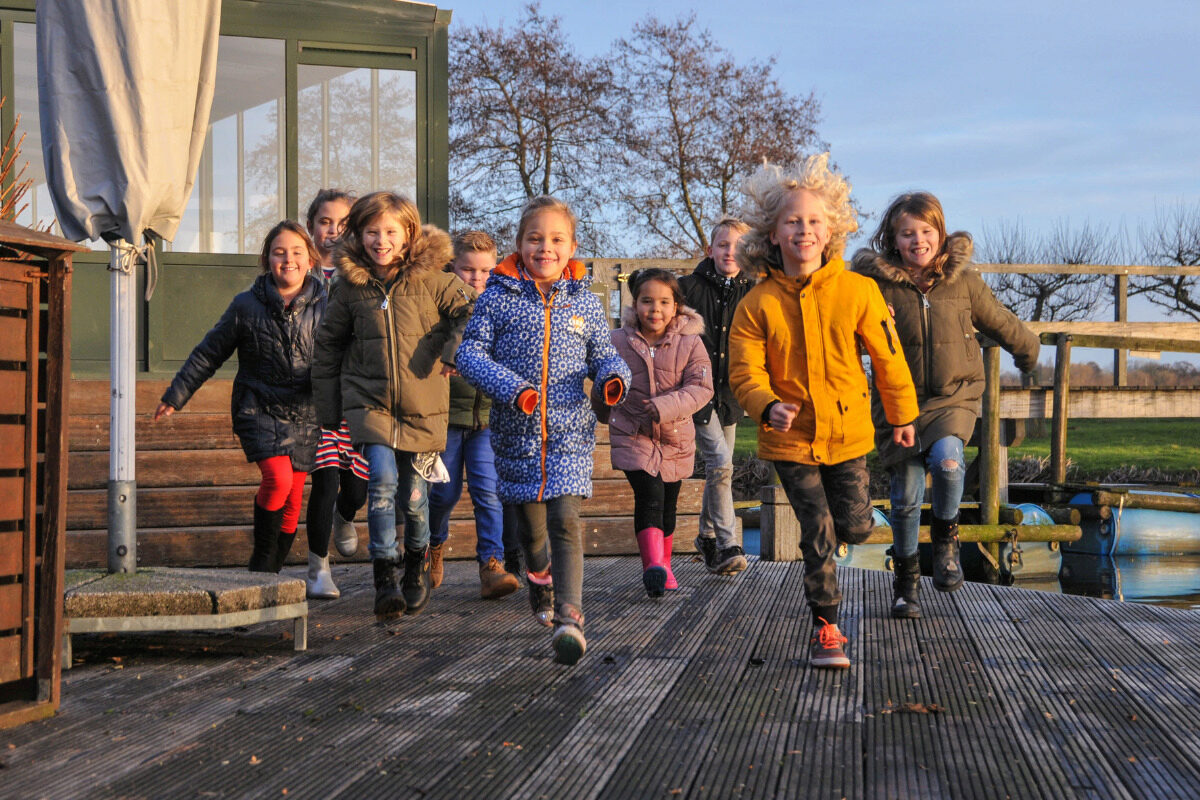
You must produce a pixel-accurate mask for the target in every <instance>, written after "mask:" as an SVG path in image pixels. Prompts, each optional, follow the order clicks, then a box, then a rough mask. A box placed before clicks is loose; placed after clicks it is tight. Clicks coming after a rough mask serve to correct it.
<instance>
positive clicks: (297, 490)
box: [254, 456, 308, 533]
mask: <svg viewBox="0 0 1200 800" xmlns="http://www.w3.org/2000/svg"><path fill="white" fill-rule="evenodd" d="M254 463H255V464H257V465H258V469H259V470H260V471H261V472H262V483H260V484H259V485H258V494H256V495H255V496H254V502H256V503H258V505H259V507H261V508H265V509H266V510H267V511H278V510H279V509H281V508H282V509H283V525H281V526H280V530H281V531H282V532H283V533H294V532H295V531H296V526H297V525H299V524H300V499H301V497H302V496H303V495H304V479H305V478H306V477H307V476H308V473H307V472H296V471H295V470H293V469H292V459H291V456H271V457H270V458H264V459H263V460H262V461H255V462H254Z"/></svg>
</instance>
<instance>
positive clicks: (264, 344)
mask: <svg viewBox="0 0 1200 800" xmlns="http://www.w3.org/2000/svg"><path fill="white" fill-rule="evenodd" d="M324 311H325V284H324V282H322V281H320V280H315V279H313V278H311V277H310V278H309V279H308V280H306V281H305V282H304V287H303V288H302V289H301V290H300V294H298V295H297V296H296V297H295V298H294V299H293V300H292V304H291V307H290V308H288V309H286V310H285V309H284V307H283V298H282V297H280V295H279V289H277V288H276V287H275V281H274V279H273V278H272V277H271V275H270V274H269V273H263V274H262V275H259V276H258V278H257V279H255V281H254V284H253V285H252V286H251V287H250V288H249V289H247V290H246V291H244V292H242V293H241V294H239V295H237V296H236V297H234V298H233V302H232V303H230V304H229V308H227V309H225V313H224V314H222V315H221V319H220V320H218V321H217V324H216V325H215V326H213V329H212V330H210V331H209V332H208V333H207V334H205V336H204V339H203V340H202V341H201V342H200V344H198V345H196V348H195V349H194V350H192V353H191V355H189V356H188V359H187V361H186V362H184V365H183V366H182V367H180V368H179V372H178V373H176V375H175V379H174V380H173V381H171V385H170V386H169V387H168V388H167V391H166V392H165V393H164V394H163V396H162V401H163V402H164V403H166V404H167V405H169V406H171V407H172V408H176V409H179V408H183V406H184V404H185V403H187V401H188V400H189V399H190V398H191V396H192V395H193V394H194V393H195V392H196V390H197V389H199V388H200V385H201V384H203V383H204V382H205V381H206V380H208V379H209V378H211V377H212V376H213V373H215V372H216V371H217V369H218V368H220V366H221V365H222V364H224V363H225V361H226V360H228V358H229V357H230V356H231V355H233V354H234V353H235V352H236V353H237V356H238V371H237V375H236V376H235V377H234V379H233V395H232V397H231V398H230V410H231V412H232V414H233V432H234V434H236V435H237V437H238V440H239V441H241V443H242V450H243V451H245V453H246V460H247V461H262V460H263V459H264V458H270V457H272V456H290V457H291V460H292V468H293V469H294V470H296V471H298V472H309V471H310V470H311V469H312V465H313V459H314V458H315V457H316V453H317V445H318V444H319V443H320V441H321V429H320V428H319V427H318V426H317V414H316V411H315V409H314V408H313V399H312V382H311V380H310V368H311V365H312V357H313V342H314V338H315V334H316V329H317V325H318V324H319V323H320V321H321V315H322V314H323V313H324ZM334 427H337V426H336V425H335V426H334Z"/></svg>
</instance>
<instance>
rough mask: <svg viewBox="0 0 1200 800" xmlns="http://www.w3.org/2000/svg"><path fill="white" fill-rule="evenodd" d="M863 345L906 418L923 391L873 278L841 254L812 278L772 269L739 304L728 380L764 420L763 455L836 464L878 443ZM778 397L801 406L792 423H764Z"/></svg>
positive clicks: (889, 409)
mask: <svg viewBox="0 0 1200 800" xmlns="http://www.w3.org/2000/svg"><path fill="white" fill-rule="evenodd" d="M863 345H865V347H866V352H867V353H868V354H869V355H870V356H871V365H872V372H873V373H874V376H875V385H876V386H877V387H878V388H879V394H880V397H881V398H882V399H883V406H884V410H885V411H886V414H887V420H888V422H890V423H891V424H892V425H895V426H898V425H907V424H909V423H910V422H912V421H913V420H914V419H916V418H917V414H918V409H917V395H916V391H915V390H914V389H913V382H912V376H911V375H910V374H909V371H908V363H907V362H906V361H905V360H904V351H903V350H902V349H901V348H900V337H899V336H898V335H897V334H896V328H895V326H894V324H893V323H892V317H891V315H890V314H889V313H888V309H887V305H886V304H885V303H884V302H883V296H882V295H881V294H880V293H879V287H878V286H876V284H875V281H873V280H871V279H870V278H867V277H866V276H863V275H858V274H856V273H853V272H848V271H847V270H846V264H845V262H844V261H842V259H840V258H834V259H831V260H830V261H828V262H827V263H826V264H825V266H823V267H822V268H821V269H819V270H817V272H815V273H813V274H812V275H811V276H809V277H808V278H806V279H803V278H789V277H787V276H786V275H784V274H783V272H782V271H781V270H779V269H777V268H773V269H770V270H768V274H767V277H766V278H764V279H763V281H762V282H761V283H760V284H759V285H758V286H756V287H754V288H753V289H752V290H751V291H750V293H749V294H748V295H746V299H744V300H743V301H742V303H741V305H739V306H738V310H737V313H736V314H735V315H734V318H733V326H732V328H731V329H730V332H729V348H730V365H729V384H730V386H731V387H732V388H733V392H734V395H735V396H736V397H737V401H738V404H739V405H741V407H742V408H744V409H746V413H748V414H749V415H750V416H751V418H752V419H754V420H755V421H756V422H758V423H759V431H758V454H759V457H760V458H764V459H769V460H774V461H795V462H799V463H801V464H838V463H841V462H843V461H849V460H850V459H852V458H858V457H859V456H862V455H866V454H867V453H868V452H870V451H871V448H872V447H873V446H874V435H875V428H874V427H873V426H872V424H871V397H870V392H869V389H868V386H867V376H866V372H865V370H864V368H863V363H862V346H863ZM774 400H779V401H782V402H785V403H794V404H796V405H798V406H800V411H799V413H798V414H797V416H796V419H795V420H794V421H793V422H792V426H791V428H790V429H789V430H787V431H784V432H779V431H776V430H774V429H772V428H771V427H770V426H768V425H764V424H762V415H763V411H764V410H765V409H766V408H767V406H768V405H770V403H771V402H772V401H774Z"/></svg>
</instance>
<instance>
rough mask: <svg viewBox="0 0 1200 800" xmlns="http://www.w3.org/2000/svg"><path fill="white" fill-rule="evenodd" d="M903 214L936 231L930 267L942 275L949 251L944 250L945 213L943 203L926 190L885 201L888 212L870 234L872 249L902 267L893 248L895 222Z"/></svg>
mask: <svg viewBox="0 0 1200 800" xmlns="http://www.w3.org/2000/svg"><path fill="white" fill-rule="evenodd" d="M904 214H908V215H909V216H910V217H913V218H914V219H919V220H921V221H922V222H925V223H928V224H929V226H930V227H932V228H933V229H934V230H935V231H937V235H938V251H937V255H936V256H935V257H934V259H933V264H932V267H933V272H934V274H935V275H941V274H942V269H943V268H944V267H945V266H946V262H947V261H948V260H949V258H950V254H949V252H947V250H946V241H947V236H946V213H945V212H944V211H943V210H942V204H941V203H940V202H939V201H938V199H937V198H936V197H934V196H933V195H932V194H930V193H929V192H907V193H905V194H902V195H900V196H899V197H897V198H895V199H894V200H892V202H891V203H890V204H888V207H887V211H885V212H883V219H881V220H880V221H879V228H878V229H876V231H875V235H874V236H872V237H871V248H872V249H874V250H875V252H877V253H879V254H880V255H882V256H883V257H884V258H886V259H887V260H888V261H891V262H893V263H895V264H896V265H897V266H903V264H904V259H903V258H902V257H901V256H900V250H899V248H897V247H896V225H897V223H898V222H899V221H900V217H901V216H903V215H904Z"/></svg>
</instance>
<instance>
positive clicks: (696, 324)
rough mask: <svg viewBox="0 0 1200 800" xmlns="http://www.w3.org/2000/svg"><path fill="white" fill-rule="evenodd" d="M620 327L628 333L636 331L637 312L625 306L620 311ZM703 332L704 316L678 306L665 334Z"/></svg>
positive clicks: (677, 334) (697, 334)
mask: <svg viewBox="0 0 1200 800" xmlns="http://www.w3.org/2000/svg"><path fill="white" fill-rule="evenodd" d="M621 327H622V328H623V329H625V330H627V331H629V332H630V333H638V326H637V312H636V311H634V310H633V309H632V308H630V307H628V306H626V307H625V308H624V309H622V311H621ZM702 333H704V318H703V317H701V316H700V314H699V313H697V312H696V310H695V309H693V308H689V307H688V306H680V307H679V312H678V313H677V314H676V315H675V319H673V320H671V321H670V323H668V325H667V336H684V335H687V334H692V335H695V336H699V335H700V334H702Z"/></svg>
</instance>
